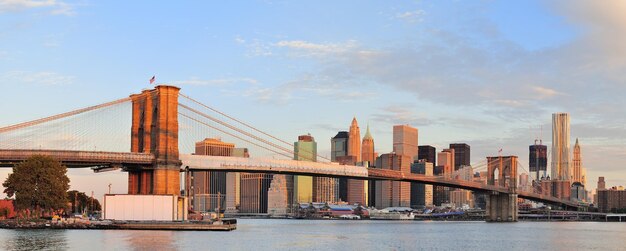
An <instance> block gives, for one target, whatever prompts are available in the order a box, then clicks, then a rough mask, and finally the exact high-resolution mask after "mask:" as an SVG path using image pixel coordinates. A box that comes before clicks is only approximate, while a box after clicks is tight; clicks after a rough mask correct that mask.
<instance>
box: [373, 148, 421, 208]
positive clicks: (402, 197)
mask: <svg viewBox="0 0 626 251" xmlns="http://www.w3.org/2000/svg"><path fill="white" fill-rule="evenodd" d="M412 162H413V158H412V157H410V156H409V155H400V154H396V153H387V154H382V155H380V156H379V157H378V158H377V159H376V168H382V169H388V170H394V171H400V172H403V173H410V172H411V163H412ZM375 183H376V199H375V203H376V208H379V209H382V208H386V207H409V206H411V183H410V182H400V181H376V182H375Z"/></svg>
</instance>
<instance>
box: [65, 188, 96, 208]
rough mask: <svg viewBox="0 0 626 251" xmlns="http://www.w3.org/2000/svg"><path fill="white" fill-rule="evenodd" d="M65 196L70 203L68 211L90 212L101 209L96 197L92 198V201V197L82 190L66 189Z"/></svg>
mask: <svg viewBox="0 0 626 251" xmlns="http://www.w3.org/2000/svg"><path fill="white" fill-rule="evenodd" d="M67 198H68V202H69V204H71V206H70V208H69V210H70V212H79V213H82V212H83V211H87V212H89V213H91V212H94V211H101V210H102V208H101V206H100V202H99V201H98V200H97V199H96V198H93V201H92V198H91V197H90V196H87V194H85V193H83V192H79V191H76V190H72V191H68V192H67Z"/></svg>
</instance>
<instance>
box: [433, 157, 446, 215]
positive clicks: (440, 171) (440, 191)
mask: <svg viewBox="0 0 626 251" xmlns="http://www.w3.org/2000/svg"><path fill="white" fill-rule="evenodd" d="M447 154H449V153H447ZM439 160H441V158H439ZM433 175H435V176H443V175H444V166H435V167H434V168H433ZM443 203H450V188H449V187H446V186H433V204H434V205H435V206H441V204H443Z"/></svg>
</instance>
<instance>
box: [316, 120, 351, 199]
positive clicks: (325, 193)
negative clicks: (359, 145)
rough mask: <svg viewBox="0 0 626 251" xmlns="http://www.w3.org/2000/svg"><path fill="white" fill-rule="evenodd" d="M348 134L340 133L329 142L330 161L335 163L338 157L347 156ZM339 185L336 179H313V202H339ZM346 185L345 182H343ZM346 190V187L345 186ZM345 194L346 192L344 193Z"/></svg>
mask: <svg viewBox="0 0 626 251" xmlns="http://www.w3.org/2000/svg"><path fill="white" fill-rule="evenodd" d="M349 138H350V137H349V134H348V132H346V131H340V132H338V133H337V135H335V137H333V138H331V140H330V143H331V144H330V159H331V161H333V162H337V158H338V157H342V156H348V140H349ZM339 183H340V180H339V179H337V178H328V177H315V178H313V201H315V202H337V201H339V186H340V185H339ZM344 183H347V180H344ZM346 189H347V186H346ZM346 193H347V192H346Z"/></svg>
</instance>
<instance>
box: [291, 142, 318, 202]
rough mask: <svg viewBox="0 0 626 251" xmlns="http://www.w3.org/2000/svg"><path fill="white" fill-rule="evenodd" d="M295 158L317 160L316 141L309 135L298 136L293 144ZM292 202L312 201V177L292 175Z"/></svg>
mask: <svg viewBox="0 0 626 251" xmlns="http://www.w3.org/2000/svg"><path fill="white" fill-rule="evenodd" d="M293 150H294V156H293V159H295V160H302V161H313V162H315V161H317V142H315V139H314V138H313V137H312V136H311V135H310V134H309V135H300V136H298V141H297V142H295V143H294V144H293ZM293 186H294V191H293V194H294V199H293V201H294V203H309V202H313V177H311V176H303V175H295V176H294V184H293Z"/></svg>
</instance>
